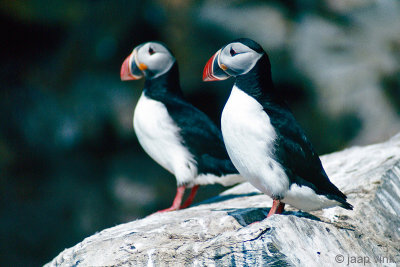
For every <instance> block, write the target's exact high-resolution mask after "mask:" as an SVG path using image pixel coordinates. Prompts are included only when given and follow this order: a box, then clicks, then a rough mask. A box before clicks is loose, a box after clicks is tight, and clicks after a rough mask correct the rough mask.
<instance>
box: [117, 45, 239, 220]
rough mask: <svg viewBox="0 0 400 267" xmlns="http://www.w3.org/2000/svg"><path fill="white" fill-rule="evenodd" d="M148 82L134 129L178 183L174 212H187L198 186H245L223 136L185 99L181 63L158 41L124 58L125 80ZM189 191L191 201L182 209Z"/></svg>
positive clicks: (140, 46) (141, 142)
mask: <svg viewBox="0 0 400 267" xmlns="http://www.w3.org/2000/svg"><path fill="white" fill-rule="evenodd" d="M143 76H144V77H145V79H146V81H145V85H144V89H143V93H142V95H141V97H140V99H139V102H138V103H137V105H136V108H135V112H134V117H133V125H134V129H135V132H136V135H137V138H138V139H139V143H140V144H141V146H142V147H143V149H144V150H145V151H146V152H147V154H149V155H150V157H152V158H153V159H154V160H155V161H156V162H157V163H158V164H160V165H161V166H162V167H164V168H165V169H167V170H168V171H169V172H171V173H172V174H173V175H175V177H176V180H177V186H178V188H177V193H176V196H175V199H174V201H173V204H172V206H171V207H170V208H168V209H165V210H161V211H160V212H162V211H172V210H177V209H182V208H186V207H188V206H189V205H190V204H191V203H192V201H193V198H194V196H195V194H196V191H197V189H198V187H199V185H203V184H213V183H220V184H222V185H225V186H228V185H232V184H235V183H238V182H242V181H244V180H243V178H242V177H241V176H240V175H239V174H238V171H237V170H236V168H235V167H234V166H233V164H232V162H231V160H230V159H229V156H228V154H227V152H226V149H225V146H224V143H223V141H222V135H221V131H220V130H219V129H218V128H217V126H216V125H215V124H214V123H213V122H212V121H211V120H210V119H209V118H208V117H207V115H205V114H204V113H203V112H201V111H200V110H198V109H197V108H195V107H194V106H193V105H191V104H190V103H188V102H187V101H186V100H185V99H184V97H183V94H182V91H181V87H180V83H179V73H178V64H177V62H176V60H175V58H174V56H173V55H172V53H171V52H170V51H169V50H168V49H167V48H166V46H165V45H163V44H162V43H159V42H147V43H144V44H141V45H139V46H137V47H135V49H133V52H132V53H131V54H130V55H129V56H128V57H127V58H126V59H125V61H124V63H123V64H122V67H121V80H123V81H127V80H137V79H140V78H142V77H143ZM186 187H192V190H191V193H190V196H189V197H188V199H187V200H186V201H185V203H183V204H182V197H183V195H184V192H185V188H186Z"/></svg>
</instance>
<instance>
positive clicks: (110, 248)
mask: <svg viewBox="0 0 400 267" xmlns="http://www.w3.org/2000/svg"><path fill="white" fill-rule="evenodd" d="M322 161H323V164H324V166H325V168H326V171H327V173H328V174H329V176H330V178H331V180H332V181H333V182H334V183H335V184H336V185H337V186H338V187H339V188H340V189H341V190H342V191H343V192H344V193H345V194H347V196H348V199H349V202H350V203H351V204H353V206H354V210H353V211H348V210H344V209H341V208H331V209H327V210H323V211H318V212H313V213H303V212H299V211H295V210H293V209H290V207H289V209H288V211H286V212H285V213H284V214H283V215H274V216H272V217H271V218H269V219H264V218H265V216H266V214H267V213H268V210H269V208H267V207H268V206H269V205H270V204H271V200H270V199H269V198H268V197H267V196H265V195H260V194H259V193H258V192H257V190H256V189H254V188H253V187H252V186H251V185H249V184H247V183H245V184H241V185H238V186H236V187H234V188H232V189H230V190H227V191H225V192H224V193H223V194H221V195H220V196H217V197H215V198H213V199H210V200H208V201H206V202H203V203H201V204H199V205H197V206H195V207H192V208H189V209H186V210H181V211H176V212H170V213H164V214H154V215H150V216H148V217H146V218H144V219H141V220H137V221H133V222H130V223H126V224H122V225H119V226H116V227H112V228H109V229H106V230H103V231H101V232H99V233H96V234H94V235H93V236H91V237H88V238H86V239H85V240H83V241H82V242H81V243H79V244H77V245H76V246H74V247H72V248H69V249H66V250H64V251H63V252H61V253H60V254H59V255H58V256H57V257H56V258H54V259H53V260H52V261H51V262H50V263H48V264H47V265H46V266H265V265H268V264H269V265H273V266H341V265H342V266H347V264H348V263H349V266H399V265H400V134H398V135H397V136H395V137H393V138H392V139H391V140H389V141H387V142H385V143H381V144H376V145H370V146H366V147H353V148H350V149H346V150H344V151H341V152H337V153H333V154H330V155H326V156H323V157H322ZM258 220H262V221H261V222H258V223H254V224H251V223H253V222H255V221H258ZM341 260H343V262H342V263H340V261H341ZM352 261H353V262H355V263H352ZM396 262H397V265H396Z"/></svg>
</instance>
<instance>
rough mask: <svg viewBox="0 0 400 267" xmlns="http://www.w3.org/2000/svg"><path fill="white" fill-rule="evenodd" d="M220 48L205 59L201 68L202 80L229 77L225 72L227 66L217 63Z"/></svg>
mask: <svg viewBox="0 0 400 267" xmlns="http://www.w3.org/2000/svg"><path fill="white" fill-rule="evenodd" d="M221 50H222V49H220V50H218V52H217V53H215V54H214V55H213V56H212V57H211V58H210V59H209V60H208V61H207V64H206V66H205V67H204V70H203V81H205V82H211V81H222V80H226V79H228V78H229V77H230V75H229V74H227V73H226V72H225V71H226V70H227V67H226V66H225V65H224V64H220V63H219V56H220V54H221Z"/></svg>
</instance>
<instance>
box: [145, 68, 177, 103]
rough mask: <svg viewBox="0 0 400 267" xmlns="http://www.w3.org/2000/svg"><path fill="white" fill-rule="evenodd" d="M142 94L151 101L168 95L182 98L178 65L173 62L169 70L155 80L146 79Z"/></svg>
mask: <svg viewBox="0 0 400 267" xmlns="http://www.w3.org/2000/svg"><path fill="white" fill-rule="evenodd" d="M143 92H144V93H145V95H146V96H148V97H151V98H153V99H160V98H162V97H164V96H165V95H168V94H172V95H175V96H179V97H183V94H182V90H181V86H180V84H179V70H178V64H177V63H176V62H175V63H174V64H173V65H172V67H171V69H169V70H168V71H167V72H166V73H164V74H163V75H161V76H159V77H157V78H150V79H146V81H145V83H144V89H143Z"/></svg>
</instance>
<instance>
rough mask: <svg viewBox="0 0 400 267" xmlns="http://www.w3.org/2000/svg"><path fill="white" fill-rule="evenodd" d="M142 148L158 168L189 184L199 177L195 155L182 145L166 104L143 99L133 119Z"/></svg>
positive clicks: (179, 181) (144, 97)
mask: <svg viewBox="0 0 400 267" xmlns="http://www.w3.org/2000/svg"><path fill="white" fill-rule="evenodd" d="M133 127H134V129H135V133H136V136H137V138H138V140H139V143H140V145H141V146H142V147H143V149H144V150H145V151H146V153H147V154H149V155H150V157H152V158H153V159H154V160H155V161H156V162H157V163H158V164H160V165H161V166H162V167H164V168H165V169H167V170H168V171H169V172H171V173H172V174H174V175H175V177H176V179H177V180H178V183H186V182H188V181H189V180H191V179H194V177H195V176H196V174H197V167H196V165H195V161H194V160H193V155H191V153H190V152H189V151H188V149H187V148H185V147H184V146H183V145H182V142H181V137H180V134H179V128H178V126H177V125H176V124H175V122H174V121H173V120H172V118H171V117H170V116H169V114H168V110H167V108H166V107H165V106H164V104H163V103H161V102H159V101H156V100H153V99H150V98H148V97H146V96H145V95H144V94H142V95H141V97H140V99H139V102H138V103H137V105H136V108H135V113H134V117H133Z"/></svg>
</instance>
